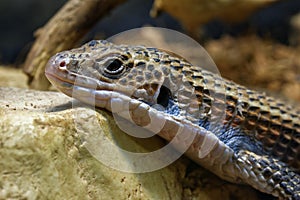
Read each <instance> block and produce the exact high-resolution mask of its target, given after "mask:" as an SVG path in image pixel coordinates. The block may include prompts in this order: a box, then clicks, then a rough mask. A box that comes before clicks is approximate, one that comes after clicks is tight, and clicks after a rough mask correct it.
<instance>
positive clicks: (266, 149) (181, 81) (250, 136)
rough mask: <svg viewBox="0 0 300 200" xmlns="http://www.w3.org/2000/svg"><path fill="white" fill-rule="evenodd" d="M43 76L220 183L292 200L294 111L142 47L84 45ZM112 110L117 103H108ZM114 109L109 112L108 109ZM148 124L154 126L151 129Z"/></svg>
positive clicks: (298, 182)
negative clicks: (171, 148) (144, 132)
mask: <svg viewBox="0 0 300 200" xmlns="http://www.w3.org/2000/svg"><path fill="white" fill-rule="evenodd" d="M45 75H46V77H47V78H48V80H49V81H50V82H51V83H52V84H53V85H54V86H55V87H56V88H57V89H58V90H60V91H61V92H63V93H65V94H66V95H68V96H71V97H74V98H76V99H78V100H80V101H82V102H85V103H87V104H95V106H96V107H99V108H103V109H106V110H108V111H111V112H116V113H119V114H120V115H121V116H122V111H123V110H124V109H126V108H125V107H122V105H123V104H124V105H125V104H126V105H128V109H129V113H130V115H129V116H128V115H124V116H122V117H125V118H131V119H128V120H131V121H133V122H134V123H135V124H137V125H139V126H141V127H144V128H146V129H149V130H150V131H153V132H154V129H155V124H157V123H158V122H160V121H164V125H163V126H162V128H161V129H160V130H159V131H157V134H158V135H159V136H160V137H162V138H164V139H165V140H167V141H171V140H172V139H173V138H175V137H176V133H177V132H178V130H179V129H180V130H184V131H183V132H184V134H185V135H184V137H182V139H181V140H178V141H177V143H175V148H177V149H178V150H179V151H180V149H182V146H184V145H185V143H186V138H191V137H192V142H191V143H190V144H189V146H188V148H187V151H186V152H185V154H186V155H187V156H188V157H189V158H190V159H192V160H193V161H195V162H196V163H198V164H199V165H201V166H203V167H205V168H206V169H208V170H210V171H212V172H213V173H214V174H216V175H217V176H219V177H220V178H222V179H224V180H227V181H229V182H232V183H238V184H248V185H250V186H252V187H253V188H255V189H257V190H260V191H262V192H264V193H268V194H271V195H273V196H275V197H278V198H279V199H295V200H299V199H300V174H299V170H300V110H299V108H298V107H297V106H294V105H288V104H287V103H285V102H283V101H280V100H278V99H276V98H273V97H270V96H267V95H266V94H264V93H262V92H258V91H254V90H251V89H248V88H246V87H244V86H242V85H239V84H236V83H234V82H232V81H230V80H227V79H224V78H222V77H220V76H218V75H216V74H214V73H212V72H210V71H207V70H204V69H202V68H201V67H199V66H194V65H192V64H191V63H190V62H188V61H187V60H185V59H184V58H182V57H180V56H178V55H176V54H174V53H171V52H167V51H163V50H160V49H157V48H153V47H145V46H142V45H135V46H134V45H116V44H113V43H111V42H108V41H106V40H92V41H90V42H88V43H86V44H84V45H83V46H81V47H79V48H75V49H71V50H68V51H63V52H60V53H57V54H56V55H54V56H53V57H51V58H50V60H49V62H48V63H47V65H46V69H45ZM114 105H117V106H114ZM115 107H117V108H115ZM153 124H154V125H153Z"/></svg>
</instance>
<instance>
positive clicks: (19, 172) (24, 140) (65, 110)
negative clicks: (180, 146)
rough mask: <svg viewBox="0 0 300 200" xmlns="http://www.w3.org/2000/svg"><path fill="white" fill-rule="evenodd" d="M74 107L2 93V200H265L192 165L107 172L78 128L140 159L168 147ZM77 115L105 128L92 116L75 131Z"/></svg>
mask: <svg viewBox="0 0 300 200" xmlns="http://www.w3.org/2000/svg"><path fill="white" fill-rule="evenodd" d="M73 102H74V101H73V100H72V99H71V98H69V97H67V96H65V95H63V94H61V93H58V92H41V91H34V90H26V89H17V88H7V87H2V88H1V87H0V116H1V120H0V124H1V125H0V158H1V159H0V199H223V200H225V199H232V198H236V199H258V197H257V192H256V191H255V190H253V189H251V188H249V187H246V186H237V185H234V184H230V183H227V182H225V181H222V180H220V179H218V178H217V177H216V176H214V175H212V174H211V173H209V172H208V171H206V170H204V169H202V168H201V167H198V166H197V165H195V164H193V163H192V162H191V161H189V160H188V159H187V158H185V157H183V158H180V159H179V160H178V161H176V162H174V163H173V164H172V165H169V166H168V167H165V168H163V169H160V170H158V171H154V172H150V173H140V174H134V173H125V172H120V171H117V170H114V169H112V168H110V167H107V166H105V165H104V164H102V163H101V162H99V161H98V160H97V159H95V158H94V157H93V156H92V155H91V154H90V152H89V151H88V150H87V148H86V146H85V143H84V141H83V139H82V137H81V135H80V134H79V131H77V128H78V127H80V126H82V127H84V128H85V131H86V133H87V134H93V133H97V134H100V135H102V136H105V137H107V138H114V140H116V141H120V143H121V144H122V145H123V146H124V148H128V149H135V150H138V151H147V148H149V147H150V146H151V147H152V146H155V147H156V148H157V147H159V146H161V145H162V144H164V142H163V140H161V139H160V138H159V137H153V138H151V139H149V140H147V141H146V142H145V141H144V142H143V141H139V140H137V139H133V138H131V137H130V136H128V135H126V134H125V133H123V132H122V131H121V130H120V129H119V128H118V127H117V125H116V124H115V122H114V120H113V118H112V115H111V114H110V113H108V112H105V111H101V110H97V112H94V111H93V110H92V109H91V108H85V107H84V106H81V105H80V104H79V103H76V101H75V104H73ZM73 105H74V106H73ZM76 112H80V113H94V116H95V117H96V120H97V121H98V124H97V125H95V126H94V124H93V123H88V122H89V120H90V118H89V115H88V114H86V115H85V116H86V118H83V120H82V121H77V123H75V121H76V120H75V121H74V116H76V115H74V113H76ZM85 121H86V122H87V123H85ZM83 124H84V125H83ZM99 124H100V125H101V126H100V129H99ZM106 152H107V151H106ZM112 157H113V155H112ZM123 159H125V161H128V160H126V158H125V157H124V158H123ZM128 162H129V161H128Z"/></svg>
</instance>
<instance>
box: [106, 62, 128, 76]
mask: <svg viewBox="0 0 300 200" xmlns="http://www.w3.org/2000/svg"><path fill="white" fill-rule="evenodd" d="M123 70H124V66H123V63H122V62H121V61H120V60H119V59H114V60H113V61H110V62H109V64H108V66H106V67H105V68H104V72H105V73H107V74H109V75H118V74H120V73H121V72H123Z"/></svg>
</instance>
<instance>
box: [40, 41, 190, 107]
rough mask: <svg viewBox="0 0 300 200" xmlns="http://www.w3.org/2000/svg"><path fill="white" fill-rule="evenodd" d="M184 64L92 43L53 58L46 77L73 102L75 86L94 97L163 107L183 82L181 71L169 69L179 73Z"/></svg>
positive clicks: (146, 51)
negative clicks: (100, 94) (106, 94)
mask: <svg viewBox="0 0 300 200" xmlns="http://www.w3.org/2000/svg"><path fill="white" fill-rule="evenodd" d="M170 58H171V59H170ZM185 63H186V61H184V60H183V59H181V58H178V57H175V56H172V55H170V54H169V53H165V52H163V51H160V50H158V49H156V48H147V47H144V46H129V45H115V44H113V43H110V42H107V41H104V40H103V41H102V40H97V41H96V40H93V41H90V42H89V43H87V44H85V45H83V46H81V47H79V48H77V49H72V50H69V51H64V52H61V53H58V54H56V55H55V56H53V57H52V58H51V59H50V60H49V62H48V64H47V66H46V71H45V73H46V76H47V78H48V79H49V80H50V82H51V83H52V84H53V85H54V86H56V87H57V88H58V89H59V90H60V91H62V92H63V93H65V94H67V95H69V96H73V97H75V98H78V97H77V96H76V95H74V93H73V91H74V86H76V88H80V89H81V90H89V91H90V92H91V91H92V92H94V93H95V92H97V91H115V92H118V93H122V94H125V95H127V96H129V97H130V98H134V99H138V100H141V101H143V102H146V103H147V104H149V105H153V104H160V105H162V106H164V107H166V106H167V104H168V99H169V97H170V95H172V93H171V92H170V91H171V90H173V91H176V90H178V85H179V84H180V83H179V82H180V81H181V79H182V74H181V73H180V71H178V72H177V71H175V72H172V73H170V70H171V68H170V66H172V67H173V69H174V68H176V67H177V68H178V69H181V68H182V67H183V65H184V64H185ZM186 64H187V63H186ZM176 73H177V75H176Z"/></svg>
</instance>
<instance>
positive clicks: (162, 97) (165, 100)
mask: <svg viewBox="0 0 300 200" xmlns="http://www.w3.org/2000/svg"><path fill="white" fill-rule="evenodd" d="M171 96H172V93H171V91H170V89H169V88H167V87H166V86H164V85H162V86H161V87H160V90H159V94H158V97H157V104H159V105H161V106H163V107H164V108H166V107H168V104H169V100H170V98H171Z"/></svg>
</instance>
